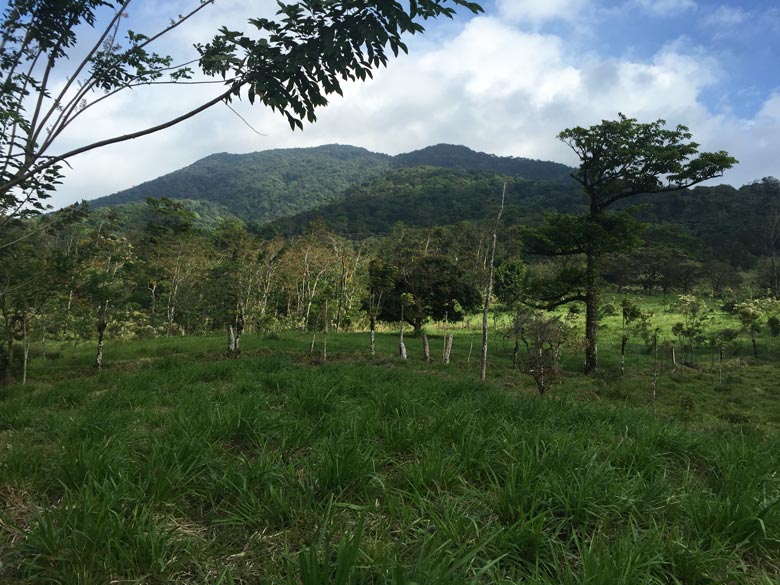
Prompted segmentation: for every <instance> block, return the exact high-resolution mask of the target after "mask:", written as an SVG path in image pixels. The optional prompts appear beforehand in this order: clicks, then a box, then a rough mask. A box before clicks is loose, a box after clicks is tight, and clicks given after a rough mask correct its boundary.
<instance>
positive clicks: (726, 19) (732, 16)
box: [702, 5, 750, 28]
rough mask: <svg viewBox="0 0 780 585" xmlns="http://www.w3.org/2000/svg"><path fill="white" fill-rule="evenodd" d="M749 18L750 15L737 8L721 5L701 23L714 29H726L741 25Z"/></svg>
mask: <svg viewBox="0 0 780 585" xmlns="http://www.w3.org/2000/svg"><path fill="white" fill-rule="evenodd" d="M749 17H750V14H749V13H748V12H747V11H746V10H744V9H743V8H741V7H739V6H727V5H721V6H718V8H717V9H716V10H715V11H714V12H711V13H710V14H708V15H706V16H705V17H704V18H703V19H702V23H703V24H705V25H707V26H711V27H715V28H728V27H732V26H739V25H740V24H743V23H744V22H745V21H747V20H748V18H749Z"/></svg>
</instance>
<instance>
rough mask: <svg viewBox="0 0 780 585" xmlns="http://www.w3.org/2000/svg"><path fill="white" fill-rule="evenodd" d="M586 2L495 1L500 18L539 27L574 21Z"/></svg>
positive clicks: (543, 0) (548, 0) (574, 0)
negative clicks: (559, 21) (553, 21)
mask: <svg viewBox="0 0 780 585" xmlns="http://www.w3.org/2000/svg"><path fill="white" fill-rule="evenodd" d="M587 4H588V0H496V7H497V8H498V14H499V16H500V17H501V18H503V19H507V20H511V21H515V22H518V23H521V24H522V23H529V24H532V25H539V24H541V23H543V22H547V21H551V20H568V21H571V20H574V19H576V18H577V17H578V16H579V14H580V13H581V12H582V10H583V9H584V8H585V7H586V6H587Z"/></svg>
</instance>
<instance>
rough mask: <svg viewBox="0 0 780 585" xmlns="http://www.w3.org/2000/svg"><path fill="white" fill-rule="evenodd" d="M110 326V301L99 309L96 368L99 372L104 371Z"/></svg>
mask: <svg viewBox="0 0 780 585" xmlns="http://www.w3.org/2000/svg"><path fill="white" fill-rule="evenodd" d="M107 325H108V301H105V302H104V303H103V304H102V305H101V306H100V309H98V322H97V332H98V344H97V355H96V356H95V368H96V369H97V371H98V372H100V371H102V370H103V347H104V345H105V335H106V326H107Z"/></svg>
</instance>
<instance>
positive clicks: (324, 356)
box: [322, 299, 328, 362]
mask: <svg viewBox="0 0 780 585" xmlns="http://www.w3.org/2000/svg"><path fill="white" fill-rule="evenodd" d="M322 361H324V362H325V361H328V299H325V340H324V341H323V345H322Z"/></svg>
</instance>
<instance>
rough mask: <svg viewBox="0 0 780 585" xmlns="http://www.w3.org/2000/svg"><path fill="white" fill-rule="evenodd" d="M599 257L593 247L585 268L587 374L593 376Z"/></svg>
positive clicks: (596, 344)
mask: <svg viewBox="0 0 780 585" xmlns="http://www.w3.org/2000/svg"><path fill="white" fill-rule="evenodd" d="M598 279H599V274H598V257H597V254H596V251H595V250H594V249H593V246H592V245H591V246H590V247H589V248H588V253H587V265H586V267H585V373H586V374H591V373H593V372H595V371H596V368H597V366H598V326H599V323H598V314H597V313H598V302H599V282H598Z"/></svg>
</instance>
